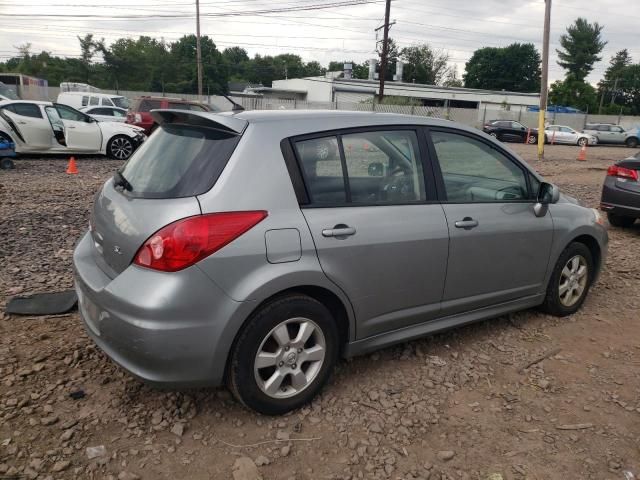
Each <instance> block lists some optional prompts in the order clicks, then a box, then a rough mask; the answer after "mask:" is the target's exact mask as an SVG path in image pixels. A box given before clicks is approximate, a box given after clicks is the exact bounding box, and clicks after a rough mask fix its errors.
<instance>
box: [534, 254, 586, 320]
mask: <svg viewBox="0 0 640 480" xmlns="http://www.w3.org/2000/svg"><path fill="white" fill-rule="evenodd" d="M593 273H594V271H593V256H592V255H591V251H590V250H589V248H588V247H587V246H586V245H585V244H584V243H579V242H573V243H571V244H570V245H569V246H568V247H567V248H565V250H564V251H563V252H562V254H561V255H560V258H559V259H558V262H557V263H556V266H555V268H554V269H553V273H552V274H551V278H550V279H549V284H548V286H547V293H546V296H545V299H544V303H543V304H542V305H541V308H542V310H543V311H545V312H547V313H549V314H551V315H555V316H557V317H564V316H567V315H571V314H572V313H575V312H577V311H578V310H579V309H580V307H581V306H582V303H583V302H584V299H585V298H586V297H587V293H589V288H590V287H591V282H592V281H593Z"/></svg>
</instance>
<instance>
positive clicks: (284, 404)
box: [227, 294, 340, 415]
mask: <svg viewBox="0 0 640 480" xmlns="http://www.w3.org/2000/svg"><path fill="white" fill-rule="evenodd" d="M294 318H304V319H308V320H311V321H312V322H313V323H315V326H316V327H319V329H320V330H321V332H322V335H323V337H324V343H325V345H324V347H325V354H324V355H325V356H324V360H323V363H321V364H320V366H319V368H318V370H317V373H316V374H315V376H314V377H313V378H312V380H310V381H309V383H308V384H307V385H306V386H305V387H304V388H303V389H301V391H300V392H298V393H295V394H291V395H292V396H288V397H286V398H274V397H273V396H270V395H268V394H267V393H265V391H263V389H262V388H261V387H260V386H259V385H258V379H257V378H256V376H257V375H259V374H258V373H256V372H257V370H255V371H254V365H255V361H256V356H257V354H258V352H259V350H260V349H263V348H264V347H263V344H264V342H265V339H268V338H270V332H272V330H274V329H275V328H276V327H277V326H279V325H280V324H281V323H282V322H284V321H286V320H288V319H294ZM294 336H295V334H294ZM339 339H340V337H339V333H338V328H337V325H336V323H335V320H334V318H333V316H332V315H331V312H330V311H329V310H328V309H327V307H325V306H324V305H323V304H322V303H320V302H319V301H317V300H315V299H313V298H311V297H308V296H306V295H302V294H291V295H287V296H283V297H280V298H276V299H274V300H273V301H271V302H269V303H267V304H266V305H264V306H263V307H261V308H260V309H259V310H258V311H256V312H254V313H253V315H252V316H251V317H250V318H249V320H248V321H247V323H246V324H245V325H244V327H243V329H242V331H241V332H240V335H239V337H238V339H237V341H236V342H235V345H234V347H233V349H232V352H231V357H230V361H229V365H228V371H227V385H228V387H229V390H231V392H232V393H233V395H234V396H235V397H236V399H238V401H239V402H240V403H242V404H243V405H245V406H246V407H248V408H251V409H253V410H255V411H257V412H259V413H262V414H265V415H281V414H284V413H286V412H288V411H291V410H294V409H296V408H299V407H301V406H303V405H305V404H307V403H309V402H310V401H311V400H312V399H313V398H314V397H315V396H316V395H317V394H318V392H319V391H320V389H321V388H322V387H323V385H324V384H325V383H326V382H327V380H328V379H329V377H330V375H331V372H332V370H333V367H334V365H335V363H336V362H337V360H338V354H339V350H340V348H339V341H340V340H339ZM305 345H306V344H305ZM279 348H280V347H279V346H277V345H276V347H275V349H276V350H277V351H282V349H280V350H278V349H279ZM291 352H293V349H292V350H291ZM303 365H305V364H304V363H303V362H301V363H300V365H298V366H297V367H298V368H299V369H302V368H303ZM269 368H271V367H267V369H266V370H267V374H266V377H269V373H270V372H269V370H268V369H269ZM282 368H283V369H284V368H287V367H286V365H285V366H284V367H282ZM290 368H296V364H295V363H294V364H293V365H292V367H290ZM273 369H274V370H276V367H275V366H274V367H273ZM307 371H308V370H307ZM260 375H261V374H260ZM291 378H292V377H285V380H284V381H283V382H282V385H285V384H286V383H287V379H288V380H289V382H290V381H291ZM278 385H280V384H278ZM281 388H282V387H281ZM281 388H278V394H280V391H281ZM285 388H286V387H285Z"/></svg>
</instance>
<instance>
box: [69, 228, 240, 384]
mask: <svg viewBox="0 0 640 480" xmlns="http://www.w3.org/2000/svg"><path fill="white" fill-rule="evenodd" d="M93 248H94V247H93V244H92V239H91V236H90V235H85V236H84V237H83V238H82V240H81V241H80V242H79V243H78V245H77V247H76V250H75V252H74V258H73V260H74V274H75V275H74V276H75V288H76V292H77V294H78V307H79V311H80V316H81V318H82V320H83V321H84V324H85V327H86V330H87V332H88V334H89V335H90V336H91V338H92V339H93V340H94V341H95V342H96V344H97V345H98V346H99V347H100V348H101V349H102V350H103V351H104V352H105V353H106V354H107V355H108V356H109V357H111V358H112V359H113V360H114V361H115V362H116V363H118V364H119V365H121V366H122V367H123V368H124V369H126V370H127V371H129V372H130V373H132V374H133V375H134V376H136V377H138V378H140V379H142V380H144V381H146V382H149V383H152V384H155V385H161V386H168V387H187V386H205V385H210V386H216V385H220V384H221V383H222V382H223V378H224V370H225V360H226V356H227V352H228V350H229V346H230V345H229V344H228V343H229V342H228V339H227V340H225V335H224V334H223V331H224V330H225V322H226V321H227V319H228V318H231V317H232V316H233V315H234V313H235V312H236V311H237V307H238V306H239V305H241V302H235V301H234V300H232V299H230V298H229V297H228V296H227V295H226V294H224V293H223V292H222V291H221V290H220V289H219V288H218V287H217V286H216V285H215V284H214V283H213V282H211V280H209V278H208V277H206V276H205V275H204V273H203V272H202V271H201V270H200V269H199V268H198V267H197V266H193V267H190V268H188V269H185V270H182V271H180V272H174V273H164V272H157V271H153V270H149V269H145V268H141V267H137V266H130V267H128V268H127V269H126V270H125V271H123V272H122V273H121V274H120V275H118V276H117V277H116V278H114V279H111V278H109V277H108V276H107V275H106V274H105V273H104V272H103V271H102V270H101V269H100V268H99V267H98V265H97V264H96V262H95V260H94V258H93V255H94V252H93Z"/></svg>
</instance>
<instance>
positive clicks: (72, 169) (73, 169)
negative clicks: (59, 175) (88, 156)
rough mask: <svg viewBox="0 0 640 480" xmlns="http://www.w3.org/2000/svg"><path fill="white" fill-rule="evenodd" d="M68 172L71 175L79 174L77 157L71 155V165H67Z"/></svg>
mask: <svg viewBox="0 0 640 480" xmlns="http://www.w3.org/2000/svg"><path fill="white" fill-rule="evenodd" d="M67 173H68V174H69V175H77V174H78V167H77V165H76V159H75V157H70V158H69V165H68V166H67Z"/></svg>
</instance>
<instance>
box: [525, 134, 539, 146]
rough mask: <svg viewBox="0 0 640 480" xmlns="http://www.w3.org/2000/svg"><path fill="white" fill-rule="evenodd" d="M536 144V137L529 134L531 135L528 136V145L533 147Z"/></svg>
mask: <svg viewBox="0 0 640 480" xmlns="http://www.w3.org/2000/svg"><path fill="white" fill-rule="evenodd" d="M526 140H527V139H526V138H525V141H526ZM536 143H538V136H537V135H534V134H531V135H530V136H529V145H535V144H536Z"/></svg>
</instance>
